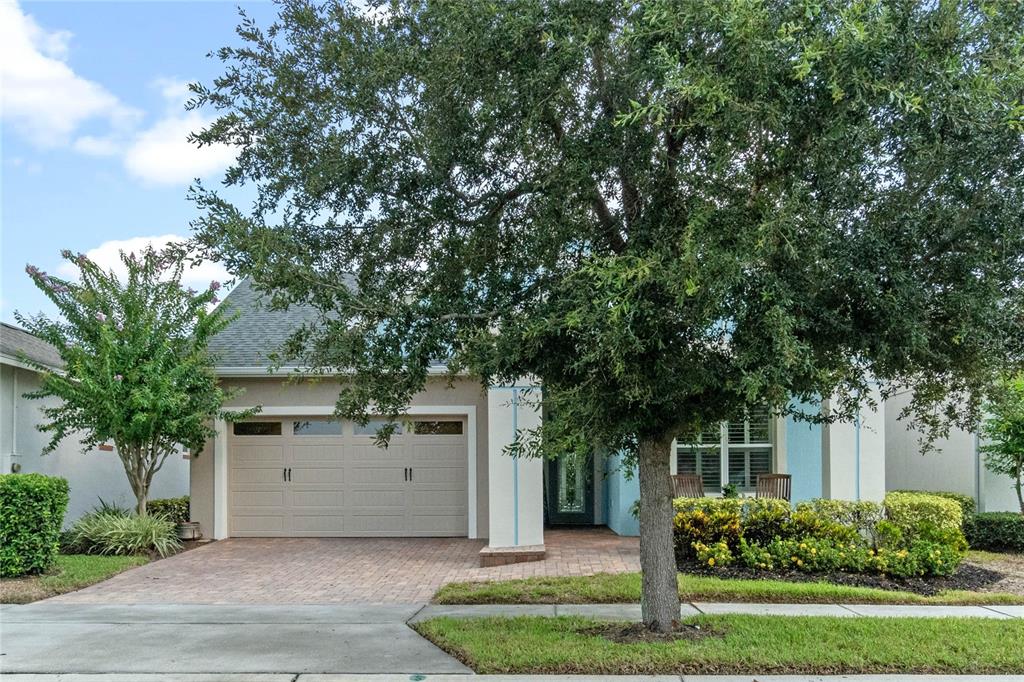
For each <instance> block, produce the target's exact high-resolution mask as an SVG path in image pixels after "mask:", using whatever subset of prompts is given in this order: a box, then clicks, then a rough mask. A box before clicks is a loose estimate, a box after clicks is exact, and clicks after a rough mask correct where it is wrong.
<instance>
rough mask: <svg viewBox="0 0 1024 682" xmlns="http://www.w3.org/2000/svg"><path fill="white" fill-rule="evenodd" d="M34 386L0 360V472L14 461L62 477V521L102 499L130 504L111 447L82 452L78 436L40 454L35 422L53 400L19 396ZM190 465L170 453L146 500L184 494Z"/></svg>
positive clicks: (29, 374) (44, 438)
mask: <svg viewBox="0 0 1024 682" xmlns="http://www.w3.org/2000/svg"><path fill="white" fill-rule="evenodd" d="M38 387H39V376H38V375H37V374H36V373H35V372H33V371H30V370H27V369H22V368H17V367H13V366H11V365H0V396H2V399H0V433H2V437H0V449H2V453H3V455H2V456H3V463H2V466H3V472H4V473H7V472H9V471H11V465H12V464H13V463H19V464H21V471H22V473H26V474H27V473H40V474H46V475H47V476H60V477H62V478H65V479H67V481H68V486H69V488H70V500H69V502H68V511H67V514H66V515H65V517H64V524H65V526H67V525H70V523H71V522H73V521H74V520H75V519H77V518H79V517H80V516H82V514H84V513H86V512H87V511H89V510H90V509H92V508H93V507H94V506H96V504H97V503H98V502H99V498H101V497H102V498H103V499H104V500H105V501H107V502H116V503H117V504H120V505H123V506H126V507H129V508H132V507H134V506H135V496H134V495H133V494H132V491H131V487H130V486H129V485H128V478H127V476H126V475H125V472H124V466H123V465H122V464H121V460H120V459H119V458H118V456H117V453H116V452H113V451H109V452H107V451H103V450H98V449H93V450H90V451H89V452H85V453H83V452H82V448H81V446H80V445H79V443H78V440H77V439H76V438H74V437H71V438H67V439H65V440H64V441H63V442H62V443H61V444H60V445H59V446H58V447H57V449H56V450H54V451H53V452H51V453H50V454H48V455H43V454H42V451H43V447H44V446H45V445H46V444H47V443H48V442H49V434H44V433H41V432H40V431H39V430H38V429H36V425H37V424H40V423H42V422H43V421H44V417H43V415H42V409H43V408H44V407H46V406H48V405H53V404H55V402H54V399H46V400H26V399H25V398H22V397H21V395H22V394H23V393H26V392H28V391H33V390H36V389H37V388H38ZM188 479H189V465H188V462H187V461H186V460H185V459H183V457H182V455H171V456H170V457H168V458H167V461H166V462H165V463H164V466H163V468H162V469H161V470H160V471H158V472H157V473H156V475H155V476H154V478H153V486H152V488H151V489H150V496H149V497H150V499H156V498H160V497H178V496H181V495H186V494H188V488H189V481H188Z"/></svg>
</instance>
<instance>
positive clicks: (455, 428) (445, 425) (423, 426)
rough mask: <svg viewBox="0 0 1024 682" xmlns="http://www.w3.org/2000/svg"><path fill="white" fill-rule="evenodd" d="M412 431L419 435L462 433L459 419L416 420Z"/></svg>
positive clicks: (456, 434) (453, 434)
mask: <svg viewBox="0 0 1024 682" xmlns="http://www.w3.org/2000/svg"><path fill="white" fill-rule="evenodd" d="M412 432H413V433H415V434H417V435H420V436H458V435H461V434H462V422H461V421H422V422H420V421H417V422H413V423H412Z"/></svg>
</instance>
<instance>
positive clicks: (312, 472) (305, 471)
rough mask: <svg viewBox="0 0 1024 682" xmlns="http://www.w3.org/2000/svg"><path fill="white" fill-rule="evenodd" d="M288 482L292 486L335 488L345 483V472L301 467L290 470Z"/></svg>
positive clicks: (338, 469)
mask: <svg viewBox="0 0 1024 682" xmlns="http://www.w3.org/2000/svg"><path fill="white" fill-rule="evenodd" d="M291 469H292V471H291V477H290V478H289V479H288V482H289V483H290V484H293V485H319V486H332V487H337V486H339V485H341V484H342V483H344V482H345V470H344V469H342V468H340V467H325V466H316V467H303V466H295V467H292V468H291Z"/></svg>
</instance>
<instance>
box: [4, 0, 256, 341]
mask: <svg viewBox="0 0 1024 682" xmlns="http://www.w3.org/2000/svg"><path fill="white" fill-rule="evenodd" d="M239 5H241V6H243V7H244V8H245V10H246V11H247V12H248V13H249V14H250V15H251V16H253V17H254V18H256V19H257V20H258V21H259V23H260V24H261V25H263V26H266V25H268V24H269V23H271V21H272V20H273V18H274V16H275V7H274V6H273V5H272V4H270V3H269V2H22V3H20V4H11V3H8V2H6V1H0V69H2V73H0V83H2V85H0V87H2V89H3V108H2V111H3V114H2V119H0V129H2V130H0V141H2V149H0V160H2V163H0V199H2V207H0V229H2V232H0V252H2V254H0V268H2V279H0V317H2V318H3V320H4V321H5V322H13V321H14V316H13V312H14V310H15V309H17V310H18V311H20V312H22V313H35V312H39V311H43V312H46V313H50V314H52V313H53V312H54V311H53V309H52V307H51V306H50V305H49V302H48V301H47V300H46V299H45V298H44V297H43V296H42V295H41V294H40V293H39V292H38V291H37V290H36V289H35V287H34V286H32V284H31V282H30V281H29V279H28V277H27V276H26V275H25V272H24V268H25V265H26V264H28V263H31V264H33V265H36V266H37V267H39V268H41V269H43V270H47V271H50V272H55V273H60V274H68V271H67V270H66V269H62V267H61V258H60V250H61V249H64V248H67V249H71V250H72V251H75V252H79V251H80V252H85V253H88V254H89V255H90V256H92V257H94V258H95V259H96V260H99V261H100V262H103V263H106V264H109V265H114V264H115V263H116V260H117V252H118V250H119V249H120V248H128V249H129V250H130V249H132V248H138V247H139V246H141V245H142V244H144V243H146V242H147V241H150V240H152V239H153V238H162V239H158V240H157V241H158V242H159V241H163V240H164V239H166V238H168V237H169V236H177V237H184V236H187V235H188V224H189V221H190V220H191V219H192V218H194V217H195V215H196V211H195V208H194V206H193V205H192V204H190V203H189V202H188V201H187V200H186V198H185V195H186V192H187V189H188V186H189V184H190V182H191V179H192V178H194V177H201V178H203V179H204V180H206V181H207V182H208V184H214V183H216V182H217V180H218V179H219V178H220V176H221V172H222V171H223V169H224V167H225V166H226V165H227V164H228V163H229V162H230V160H231V158H232V157H233V154H232V151H231V150H230V149H226V148H222V149H214V150H206V151H199V150H195V149H193V148H191V147H190V146H189V145H187V143H186V142H185V136H186V135H187V133H188V131H190V130H193V129H195V128H197V127H201V126H202V125H203V124H204V123H205V122H206V121H208V120H209V119H210V118H211V117H212V112H210V111H205V112H191V113H188V112H185V110H184V107H183V103H184V100H185V98H186V96H187V93H186V91H185V89H184V86H185V84H186V83H188V82H189V81H202V82H209V81H210V80H211V79H212V78H214V77H215V76H217V75H218V74H220V73H221V68H222V67H221V64H220V62H219V61H217V60H216V59H212V58H208V57H207V56H206V55H207V53H208V52H210V51H211V50H215V49H216V48H218V47H221V46H223V45H228V44H237V43H238V38H237V36H236V35H235V33H234V28H235V26H236V25H237V19H238V14H237V7H238V6H239ZM64 267H65V268H66V266H64ZM225 276H226V275H225V273H223V271H222V270H221V269H220V268H219V267H217V266H216V265H214V264H207V265H206V266H204V267H203V268H202V269H200V270H198V271H194V272H192V273H189V275H188V278H189V280H190V283H195V284H198V285H199V286H204V285H206V284H208V283H209V281H210V280H211V279H222V278H224V277H225Z"/></svg>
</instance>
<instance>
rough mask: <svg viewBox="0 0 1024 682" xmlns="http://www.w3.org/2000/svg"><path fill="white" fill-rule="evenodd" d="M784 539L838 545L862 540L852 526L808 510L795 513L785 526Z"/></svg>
mask: <svg viewBox="0 0 1024 682" xmlns="http://www.w3.org/2000/svg"><path fill="white" fill-rule="evenodd" d="M783 537H785V538H791V539H797V540H799V539H803V538H819V539H823V540H830V541H832V542H835V543H838V544H848V543H851V542H857V541H858V540H860V535H859V534H858V533H857V530H856V529H855V528H853V527H852V526H844V525H842V524H841V523H836V522H835V521H831V520H829V519H827V518H825V517H823V516H821V515H820V514H818V513H817V512H814V511H810V510H808V509H804V510H802V511H795V512H793V515H792V516H791V517H790V519H789V521H788V522H787V523H786V524H784V526H783Z"/></svg>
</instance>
